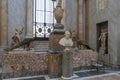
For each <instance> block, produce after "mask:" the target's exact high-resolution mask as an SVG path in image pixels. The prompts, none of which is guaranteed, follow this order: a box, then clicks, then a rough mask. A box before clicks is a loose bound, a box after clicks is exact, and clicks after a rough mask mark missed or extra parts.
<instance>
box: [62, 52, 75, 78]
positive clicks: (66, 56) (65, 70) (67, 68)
mask: <svg viewBox="0 0 120 80" xmlns="http://www.w3.org/2000/svg"><path fill="white" fill-rule="evenodd" d="M72 76H73V64H72V51H71V50H66V51H64V53H63V57H62V78H63V79H65V80H71V79H72Z"/></svg>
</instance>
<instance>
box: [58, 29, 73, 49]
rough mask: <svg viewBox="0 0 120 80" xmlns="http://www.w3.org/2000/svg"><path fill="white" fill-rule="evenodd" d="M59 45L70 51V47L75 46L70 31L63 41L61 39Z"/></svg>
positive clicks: (66, 33)
mask: <svg viewBox="0 0 120 80" xmlns="http://www.w3.org/2000/svg"><path fill="white" fill-rule="evenodd" d="M59 44H60V45H62V46H64V47H65V49H69V47H71V46H73V41H72V39H71V38H70V32H69V31H66V32H65V36H64V37H63V38H62V39H60V41H59Z"/></svg>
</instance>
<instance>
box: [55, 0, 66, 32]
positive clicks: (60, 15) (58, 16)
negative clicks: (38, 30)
mask: <svg viewBox="0 0 120 80" xmlns="http://www.w3.org/2000/svg"><path fill="white" fill-rule="evenodd" d="M61 4H62V0H59V1H58V4H57V6H56V8H54V16H55V19H56V22H57V23H56V25H55V26H54V29H55V30H56V29H57V30H58V31H60V30H63V29H64V25H63V24H61V20H62V18H63V12H64V10H63V9H62V7H61Z"/></svg>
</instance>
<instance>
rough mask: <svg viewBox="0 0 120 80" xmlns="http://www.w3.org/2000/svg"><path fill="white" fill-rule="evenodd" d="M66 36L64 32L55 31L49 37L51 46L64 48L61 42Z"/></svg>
mask: <svg viewBox="0 0 120 80" xmlns="http://www.w3.org/2000/svg"><path fill="white" fill-rule="evenodd" d="M62 37H64V32H53V33H51V35H50V37H49V48H50V49H51V50H55V51H56V50H63V49H64V47H63V46H61V45H60V44H59V41H60V39H61V38H62Z"/></svg>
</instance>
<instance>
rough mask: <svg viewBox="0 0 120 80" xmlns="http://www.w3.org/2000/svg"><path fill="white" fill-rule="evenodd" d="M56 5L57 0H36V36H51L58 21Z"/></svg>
mask: <svg viewBox="0 0 120 80" xmlns="http://www.w3.org/2000/svg"><path fill="white" fill-rule="evenodd" d="M55 7H56V0H34V26H33V35H34V37H37V38H49V35H50V33H51V32H52V31H53V26H54V23H56V21H55V19H54V15H53V9H54V8H55Z"/></svg>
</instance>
